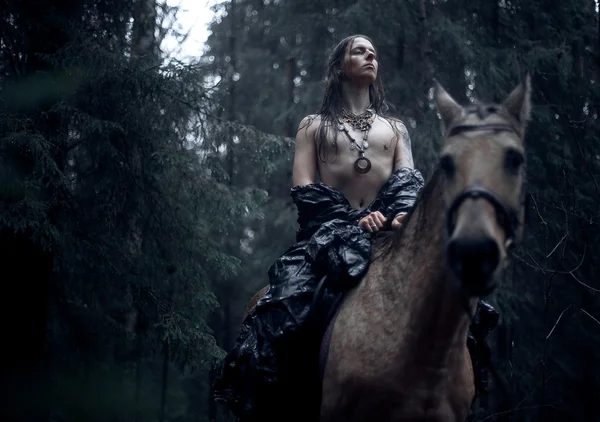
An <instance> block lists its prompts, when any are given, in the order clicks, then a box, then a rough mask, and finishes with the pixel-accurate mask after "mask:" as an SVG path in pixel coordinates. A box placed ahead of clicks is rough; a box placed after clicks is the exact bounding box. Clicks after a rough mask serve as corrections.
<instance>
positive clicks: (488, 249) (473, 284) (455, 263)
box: [447, 237, 500, 295]
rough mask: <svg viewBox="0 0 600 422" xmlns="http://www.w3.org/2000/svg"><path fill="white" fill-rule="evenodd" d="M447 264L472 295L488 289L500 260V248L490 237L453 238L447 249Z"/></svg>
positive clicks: (485, 291) (483, 292) (482, 292)
mask: <svg viewBox="0 0 600 422" xmlns="http://www.w3.org/2000/svg"><path fill="white" fill-rule="evenodd" d="M447 254H448V264H449V265H450V268H451V269H452V271H453V272H454V274H455V275H456V276H457V277H458V279H459V280H460V281H461V283H462V284H463V285H464V286H465V287H466V288H467V290H468V291H469V292H471V293H472V294H474V295H481V294H486V293H487V292H488V291H489V290H490V284H491V281H492V280H491V279H492V275H493V274H494V272H495V271H496V268H497V267H498V263H499V262H500V248H499V247H498V244H497V242H496V241H495V240H494V239H492V238H488V237H485V238H479V239H473V238H455V239H452V240H451V241H450V243H449V244H448V249H447Z"/></svg>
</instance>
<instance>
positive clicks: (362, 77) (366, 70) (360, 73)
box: [344, 37, 379, 85]
mask: <svg viewBox="0 0 600 422" xmlns="http://www.w3.org/2000/svg"><path fill="white" fill-rule="evenodd" d="M378 67H379V63H377V55H376V53H375V47H373V44H371V43H370V42H369V41H367V40H365V39H364V38H360V37H358V38H355V39H354V41H353V42H350V44H348V47H346V54H345V56H344V73H345V75H346V77H347V78H348V79H349V80H351V81H355V82H362V83H367V84H369V85H370V84H372V83H373V82H375V79H377V69H378Z"/></svg>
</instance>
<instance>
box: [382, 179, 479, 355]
mask: <svg viewBox="0 0 600 422" xmlns="http://www.w3.org/2000/svg"><path fill="white" fill-rule="evenodd" d="M444 230H445V213H444V203H443V192H442V183H441V178H440V176H439V174H438V173H437V172H436V173H435V174H434V176H433V177H432V179H431V180H430V182H429V183H428V184H427V186H425V188H424V189H423V192H422V194H421V197H420V199H419V200H418V201H417V203H416V205H415V209H414V210H413V213H412V216H411V217H410V219H409V220H408V221H407V222H406V227H405V229H404V232H403V233H402V234H401V236H400V238H399V239H398V242H397V243H396V245H395V246H394V247H393V250H392V253H391V254H390V255H389V257H388V258H387V259H386V260H384V261H387V262H384V263H383V265H384V266H387V267H388V268H390V270H389V271H390V272H391V273H392V274H390V275H391V276H388V277H386V278H384V279H385V280H386V281H384V283H386V282H387V284H388V289H386V290H388V291H387V292H386V294H387V295H389V296H391V298H392V302H391V303H393V306H390V311H391V312H397V313H398V315H397V320H398V321H402V322H403V324H402V326H403V328H402V331H403V333H402V337H403V338H404V339H405V341H406V344H405V345H403V347H404V348H405V349H404V350H411V349H412V350H413V353H414V356H415V357H416V358H417V359H419V360H421V359H422V360H423V361H422V362H423V363H424V364H429V363H431V365H432V366H438V365H445V364H447V363H448V362H449V359H452V358H453V357H457V356H458V357H459V358H460V357H461V353H462V356H464V347H465V343H466V334H467V329H468V325H469V319H468V315H467V313H466V312H465V309H464V307H463V305H462V304H461V299H460V295H459V292H458V288H457V284H456V282H455V281H454V280H453V279H452V278H451V275H450V270H449V269H448V268H447V266H446V255H445V238H444ZM475 304H476V299H473V300H471V302H470V304H469V306H470V307H472V308H473V309H474V307H475Z"/></svg>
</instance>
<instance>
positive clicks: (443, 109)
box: [433, 79, 463, 129]
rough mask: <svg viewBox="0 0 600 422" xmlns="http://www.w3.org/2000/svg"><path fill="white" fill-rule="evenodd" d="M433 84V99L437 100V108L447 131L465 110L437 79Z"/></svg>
mask: <svg viewBox="0 0 600 422" xmlns="http://www.w3.org/2000/svg"><path fill="white" fill-rule="evenodd" d="M433 82H434V88H433V90H434V91H433V98H434V100H435V106H436V108H437V110H438V112H439V113H440V115H441V116H442V120H443V121H444V126H445V127H446V129H447V128H449V127H450V124H451V123H452V122H453V121H454V120H455V119H456V118H457V117H459V116H461V115H462V113H463V108H462V107H461V106H460V104H458V103H457V102H456V101H455V100H454V98H452V96H451V95H450V94H448V93H447V92H446V90H445V89H444V87H442V85H441V84H440V83H439V82H438V81H437V79H434V80H433Z"/></svg>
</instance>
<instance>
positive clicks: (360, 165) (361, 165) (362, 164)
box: [354, 157, 371, 174]
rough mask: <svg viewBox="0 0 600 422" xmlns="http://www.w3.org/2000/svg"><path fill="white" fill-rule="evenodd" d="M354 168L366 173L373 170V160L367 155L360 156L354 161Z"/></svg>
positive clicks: (358, 171) (360, 172)
mask: <svg viewBox="0 0 600 422" xmlns="http://www.w3.org/2000/svg"><path fill="white" fill-rule="evenodd" d="M354 170H355V171H356V172H357V173H359V174H366V173H368V172H369V170H371V160H369V159H368V158H366V157H359V158H357V159H356V161H355V162H354Z"/></svg>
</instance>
